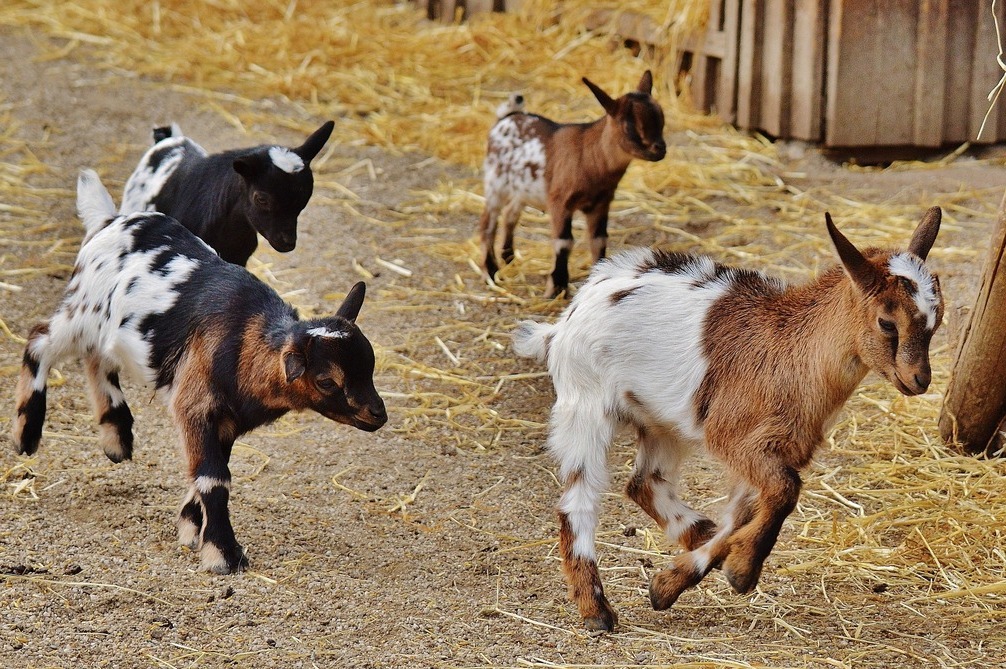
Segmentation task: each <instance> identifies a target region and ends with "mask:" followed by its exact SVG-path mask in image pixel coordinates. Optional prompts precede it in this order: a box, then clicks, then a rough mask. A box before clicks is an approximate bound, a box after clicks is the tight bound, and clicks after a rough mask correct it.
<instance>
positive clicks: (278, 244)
mask: <svg viewBox="0 0 1006 669" xmlns="http://www.w3.org/2000/svg"><path fill="white" fill-rule="evenodd" d="M266 241H268V242H269V246H271V247H273V248H274V249H276V250H277V251H279V252H280V253H289V252H290V251H293V250H294V248H296V246H297V240H296V239H293V240H285V239H269V238H266Z"/></svg>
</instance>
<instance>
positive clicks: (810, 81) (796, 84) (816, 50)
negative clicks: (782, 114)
mask: <svg viewBox="0 0 1006 669" xmlns="http://www.w3.org/2000/svg"><path fill="white" fill-rule="evenodd" d="M824 18H825V12H824V9H823V8H822V6H821V3H820V2H819V0H796V4H795V6H794V8H793V60H792V63H793V80H792V87H791V88H792V92H791V96H790V126H789V136H790V137H793V138H795V139H802V140H806V141H811V142H817V141H820V140H821V114H822V108H823V101H824V60H825V54H824V36H825V31H824V24H825V22H824Z"/></svg>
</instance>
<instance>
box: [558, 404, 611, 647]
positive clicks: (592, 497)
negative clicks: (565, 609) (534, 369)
mask: <svg viewBox="0 0 1006 669" xmlns="http://www.w3.org/2000/svg"><path fill="white" fill-rule="evenodd" d="M599 415H600V412H598V413H597V414H594V416H599ZM613 431H614V430H613V427H612V426H611V425H610V423H608V422H607V421H605V420H604V419H603V418H602V419H600V420H598V419H597V418H594V417H592V416H591V414H590V410H589V409H586V410H584V411H582V412H580V411H577V407H575V406H574V407H569V406H568V405H566V406H562V405H559V404H557V405H556V408H555V409H553V411H552V427H551V432H550V435H549V450H550V451H551V452H552V453H553V455H555V456H556V457H557V459H558V460H559V462H560V474H561V476H562V479H563V481H564V483H565V491H564V492H563V495H562V499H561V500H560V501H559V508H558V514H559V555H560V557H561V558H562V568H563V573H564V574H565V576H566V583H567V585H568V586H569V595H570V599H572V600H573V601H574V602H576V605H577V608H578V609H579V611H580V616H581V617H582V618H583V624H584V626H585V627H587V628H588V629H590V630H603V631H611V630H613V629H614V628H615V624H616V623H617V622H618V616H617V614H616V613H615V610H614V609H613V608H612V606H611V604H610V603H609V602H608V599H607V598H606V597H605V596H604V586H603V585H602V584H601V575H600V573H599V572H598V569H597V554H596V550H595V547H594V533H595V531H596V529H597V516H598V512H599V510H600V506H601V493H602V491H603V489H604V487H605V486H606V485H607V481H608V474H607V469H606V462H605V458H604V457H603V456H604V454H606V453H607V449H608V446H609V445H610V443H611V438H612V435H613Z"/></svg>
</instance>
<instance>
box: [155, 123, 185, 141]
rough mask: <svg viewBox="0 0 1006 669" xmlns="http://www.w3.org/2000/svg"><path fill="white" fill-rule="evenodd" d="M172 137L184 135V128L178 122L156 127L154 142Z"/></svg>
mask: <svg viewBox="0 0 1006 669" xmlns="http://www.w3.org/2000/svg"><path fill="white" fill-rule="evenodd" d="M172 137H182V129H181V127H179V125H178V124H177V123H172V124H171V125H162V126H161V127H159V128H154V144H157V143H158V142H162V141H164V140H166V139H171V138H172Z"/></svg>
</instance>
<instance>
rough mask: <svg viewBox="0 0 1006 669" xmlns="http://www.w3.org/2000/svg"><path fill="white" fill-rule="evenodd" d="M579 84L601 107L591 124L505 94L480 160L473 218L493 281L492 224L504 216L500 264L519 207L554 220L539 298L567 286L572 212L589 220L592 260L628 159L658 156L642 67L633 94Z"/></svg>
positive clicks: (657, 114)
mask: <svg viewBox="0 0 1006 669" xmlns="http://www.w3.org/2000/svg"><path fill="white" fill-rule="evenodd" d="M583 83H584V84H586V85H587V87H588V88H589V89H590V90H591V92H592V93H593V94H594V97H596V98H597V101H598V102H600V103H601V106H602V107H604V111H605V115H604V116H603V117H602V118H599V119H597V120H596V121H594V122H592V123H556V122H554V121H551V120H549V119H547V118H545V117H543V116H538V115H537V114H527V113H524V111H523V109H524V101H523V98H522V97H520V96H511V98H510V99H509V100H508V101H507V102H505V103H503V105H501V106H500V108H499V109H498V110H497V115H498V116H499V120H498V121H497V122H496V124H495V125H494V126H493V128H492V130H490V132H489V143H488V148H487V152H486V159H485V163H484V165H483V171H484V180H483V183H484V187H485V198H486V205H485V210H484V211H483V212H482V217H481V218H480V219H479V238H480V241H481V256H482V258H481V267H482V272H483V276H484V277H485V278H486V280H490V281H491V280H493V279H495V277H496V272H497V271H498V269H499V266H498V264H497V262H496V255H495V251H494V246H495V244H496V226H497V223H498V221H499V218H500V216H501V215H502V218H503V248H502V256H503V262H505V263H509V262H510V261H511V260H513V257H514V251H513V234H514V228H516V227H517V221H518V219H519V218H520V215H521V212H522V211H523V209H524V206H525V205H531V206H534V207H538V208H540V209H542V210H543V211H545V212H547V213H548V216H549V218H550V219H551V222H552V241H553V246H554V251H555V264H554V266H553V269H552V273H551V274H550V276H549V278H548V281H547V284H546V287H545V296H546V297H548V298H552V297H556V296H557V295H559V294H560V293H561V292H563V291H564V290H565V289H566V286H567V284H568V283H569V270H568V260H569V254H570V253H571V252H572V250H573V227H572V226H573V213H574V212H576V211H582V212H583V214H584V216H585V217H586V219H587V231H588V234H589V235H590V238H591V241H590V250H591V255H592V257H593V259H594V261H595V262H596V261H597V260H598V259H599V258H603V257H604V256H605V251H606V249H607V245H608V208H609V207H610V206H611V200H612V198H614V196H615V189H616V188H617V187H618V182H619V181H620V180H621V179H622V175H623V174H625V170H626V169H627V168H628V167H629V163H630V162H631V161H632V159H633V158H639V159H641V160H648V161H658V160H662V159H663V158H664V155H665V154H666V152H667V147H666V145H665V144H664V138H663V130H664V112H663V110H662V109H661V107H660V104H659V103H657V101H656V100H654V99H653V98H652V97H651V96H650V91H651V90H652V88H653V77H652V75H651V74H650V71H649V70H647V71H646V72H645V73H644V74H643V76H642V78H641V79H640V81H639V86H638V87H637V89H636V90H635V91H632V92H630V93H626V94H625V95H623V96H622V97H620V98H618V99H612V98H611V97H610V96H609V95H608V94H607V93H605V92H604V91H603V90H601V88H599V87H598V86H597V85H595V84H594V83H592V82H591V81H589V80H588V79H587V78H584V79H583Z"/></svg>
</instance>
